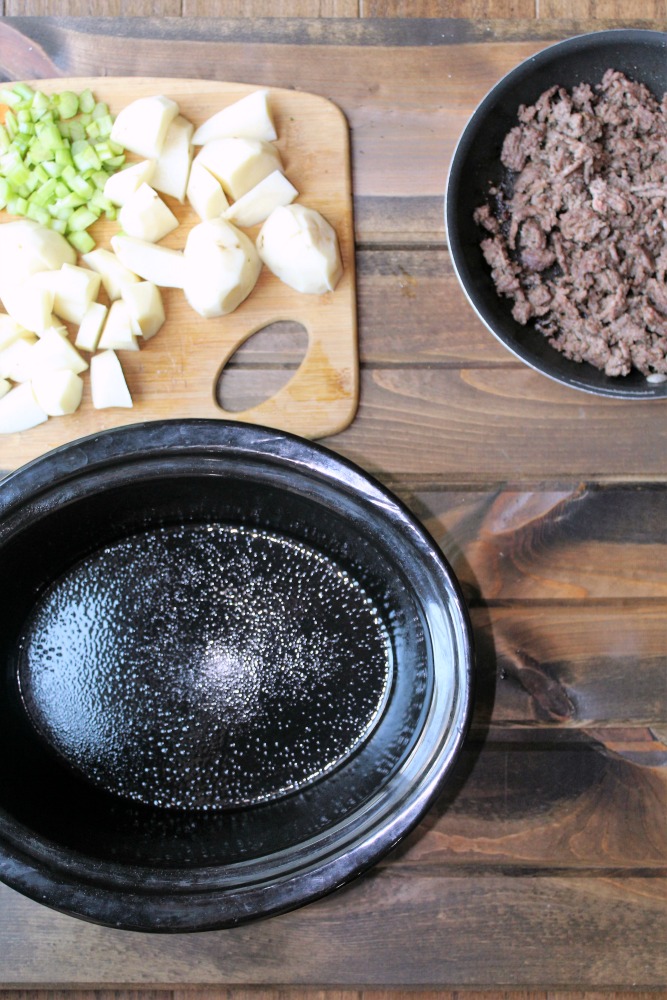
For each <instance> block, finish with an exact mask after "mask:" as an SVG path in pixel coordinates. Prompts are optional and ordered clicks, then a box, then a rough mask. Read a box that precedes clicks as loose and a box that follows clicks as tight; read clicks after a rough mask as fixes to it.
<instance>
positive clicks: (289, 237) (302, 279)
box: [257, 205, 343, 295]
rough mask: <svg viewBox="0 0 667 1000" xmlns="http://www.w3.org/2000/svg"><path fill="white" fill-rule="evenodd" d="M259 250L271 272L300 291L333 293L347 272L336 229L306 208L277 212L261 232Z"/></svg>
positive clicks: (287, 208) (286, 209)
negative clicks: (344, 271)
mask: <svg viewBox="0 0 667 1000" xmlns="http://www.w3.org/2000/svg"><path fill="white" fill-rule="evenodd" d="M257 250H258V252H259V256H260V257H261V259H262V260H263V262H264V263H265V264H266V266H267V267H268V268H269V270H270V271H271V272H272V273H273V274H275V276H276V277H277V278H279V279H280V280H281V281H284V282H285V284H286V285H289V286H290V287H291V288H294V289H295V290H296V291H297V292H306V293H308V294H311V295H322V294H324V293H325V292H331V291H333V290H334V288H335V287H336V285H337V284H338V282H339V281H340V278H341V275H342V273H343V263H342V260H341V256H340V247H339V245H338V237H337V236H336V231H335V229H334V228H333V226H332V225H331V224H330V223H329V222H327V220H326V219H325V218H324V216H322V215H320V213H319V212H317V211H315V209H313V208H307V207H306V206H305V205H286V206H280V207H279V208H276V209H274V210H273V212H272V213H271V215H270V216H269V217H268V219H267V220H266V222H265V223H264V225H263V226H262V228H261V229H260V231H259V235H258V237H257Z"/></svg>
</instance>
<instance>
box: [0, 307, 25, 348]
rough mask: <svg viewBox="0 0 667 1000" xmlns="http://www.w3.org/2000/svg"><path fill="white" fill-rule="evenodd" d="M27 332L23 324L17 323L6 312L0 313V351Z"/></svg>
mask: <svg viewBox="0 0 667 1000" xmlns="http://www.w3.org/2000/svg"><path fill="white" fill-rule="evenodd" d="M26 333H28V331H27V330H26V328H25V327H24V326H21V324H20V323H17V322H16V320H15V319H13V318H12V317H11V316H10V315H9V314H8V313H0V351H3V350H4V349H5V347H9V345H10V344H12V343H13V342H14V341H15V340H19V339H20V338H21V337H23V336H25V334H26Z"/></svg>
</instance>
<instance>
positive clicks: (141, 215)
mask: <svg viewBox="0 0 667 1000" xmlns="http://www.w3.org/2000/svg"><path fill="white" fill-rule="evenodd" d="M118 221H119V223H120V225H121V226H122V228H123V230H124V232H126V233H127V235H128V236H134V237H135V239H138V240H146V241H147V242H149V243H157V242H158V241H159V240H161V239H163V238H164V237H165V236H166V235H167V234H168V233H171V232H172V231H173V230H174V229H176V227H177V226H178V219H177V218H176V216H175V215H174V213H173V212H172V210H171V209H170V208H169V206H168V205H166V204H165V202H164V201H163V200H162V198H161V197H160V195H159V194H158V193H157V191H154V190H153V188H152V187H151V186H150V184H142V185H140V187H139V188H138V189H137V190H136V191H135V192H134V194H133V195H132V196H131V197H130V198H128V200H127V201H126V202H125V204H124V205H123V207H122V208H121V210H120V212H119V213H118Z"/></svg>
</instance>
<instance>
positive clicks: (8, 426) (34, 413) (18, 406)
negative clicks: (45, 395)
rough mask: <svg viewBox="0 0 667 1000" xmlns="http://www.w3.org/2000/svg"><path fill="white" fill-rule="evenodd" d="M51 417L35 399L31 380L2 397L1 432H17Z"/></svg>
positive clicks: (0, 410)
mask: <svg viewBox="0 0 667 1000" xmlns="http://www.w3.org/2000/svg"><path fill="white" fill-rule="evenodd" d="M48 419H49V415H48V413H46V412H45V411H44V410H43V409H42V407H41V406H40V405H39V403H38V402H37V400H36V399H35V394H34V392H33V391H32V385H31V384H30V382H24V383H23V384H22V385H17V386H14V388H13V389H10V391H9V392H8V393H7V394H6V395H5V396H3V397H2V399H0V434H16V433H18V432H20V431H27V430H29V429H30V428H31V427H37V425H38V424H43V423H45V422H46V421H47V420H48Z"/></svg>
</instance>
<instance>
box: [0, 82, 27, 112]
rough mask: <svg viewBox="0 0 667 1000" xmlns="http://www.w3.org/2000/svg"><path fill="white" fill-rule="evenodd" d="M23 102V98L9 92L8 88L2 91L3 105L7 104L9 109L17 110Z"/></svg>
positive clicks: (0, 95) (0, 99) (1, 101)
mask: <svg viewBox="0 0 667 1000" xmlns="http://www.w3.org/2000/svg"><path fill="white" fill-rule="evenodd" d="M21 101H22V98H21V96H20V95H19V94H17V93H16V92H15V91H14V90H9V89H7V88H6V87H3V88H2V90H0V103H1V104H6V105H7V107H9V108H15V107H16V105H17V104H20V103H21Z"/></svg>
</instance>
